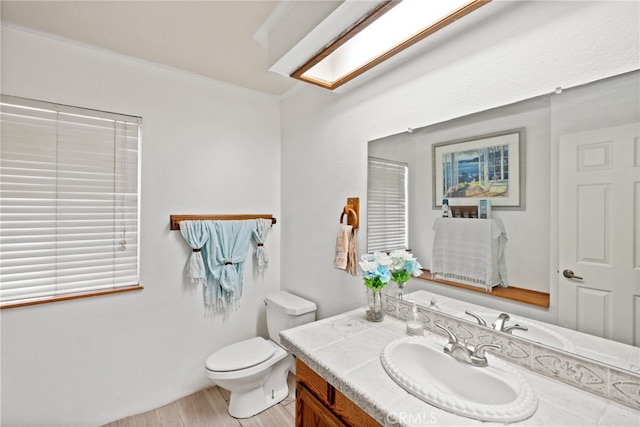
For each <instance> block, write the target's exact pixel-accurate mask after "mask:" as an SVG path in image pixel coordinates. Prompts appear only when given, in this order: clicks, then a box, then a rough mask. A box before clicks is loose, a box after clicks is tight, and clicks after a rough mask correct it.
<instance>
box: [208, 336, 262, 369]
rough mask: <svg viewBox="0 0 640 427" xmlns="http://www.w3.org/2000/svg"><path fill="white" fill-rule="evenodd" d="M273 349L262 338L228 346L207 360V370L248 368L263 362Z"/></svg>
mask: <svg viewBox="0 0 640 427" xmlns="http://www.w3.org/2000/svg"><path fill="white" fill-rule="evenodd" d="M274 352H275V349H274V348H273V346H272V345H270V344H269V342H267V341H266V340H265V339H264V338H262V337H256V338H251V339H248V340H244V341H240V342H237V343H235V344H231V345H228V346H226V347H224V348H221V349H220V350H218V351H216V352H215V353H213V354H212V355H211V356H209V357H208V358H207V369H209V370H210V371H218V372H227V371H237V370H238V369H245V368H250V367H251V366H255V365H257V364H259V363H262V362H264V361H265V360H267V359H268V358H270V357H271V356H273V353H274Z"/></svg>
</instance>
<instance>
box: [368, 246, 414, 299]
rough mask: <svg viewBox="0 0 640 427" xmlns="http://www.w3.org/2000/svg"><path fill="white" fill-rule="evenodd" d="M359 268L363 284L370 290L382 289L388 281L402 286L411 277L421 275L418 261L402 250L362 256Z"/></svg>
mask: <svg viewBox="0 0 640 427" xmlns="http://www.w3.org/2000/svg"><path fill="white" fill-rule="evenodd" d="M360 268H361V269H362V276H363V277H364V284H365V285H366V286H367V287H368V288H369V289H371V290H380V289H382V288H383V287H385V285H387V284H388V283H389V281H390V280H393V281H394V282H396V283H398V284H399V285H401V286H402V285H404V283H406V281H407V280H409V278H410V277H411V276H412V275H413V276H416V277H417V276H420V275H421V274H422V266H421V265H420V263H419V262H418V260H417V259H416V258H415V257H414V256H413V255H412V254H411V252H408V251H406V250H404V249H396V250H393V251H391V253H389V254H386V253H383V252H375V253H372V254H364V255H362V256H361V257H360Z"/></svg>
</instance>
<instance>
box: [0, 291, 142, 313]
mask: <svg viewBox="0 0 640 427" xmlns="http://www.w3.org/2000/svg"><path fill="white" fill-rule="evenodd" d="M142 289H144V287H142V286H140V285H135V286H127V287H125V288H117V289H106V290H102V291H89V292H78V293H74V294H66V295H57V296H52V297H44V298H38V299H31V300H19V301H7V302H5V303H2V304H0V309H3V310H4V309H5V308H15V307H26V306H29V305H37V304H48V303H51V302H58V301H68V300H72V299H80V298H89V297H97V296H102V295H111V294H119V293H122V292H130V291H141V290H142Z"/></svg>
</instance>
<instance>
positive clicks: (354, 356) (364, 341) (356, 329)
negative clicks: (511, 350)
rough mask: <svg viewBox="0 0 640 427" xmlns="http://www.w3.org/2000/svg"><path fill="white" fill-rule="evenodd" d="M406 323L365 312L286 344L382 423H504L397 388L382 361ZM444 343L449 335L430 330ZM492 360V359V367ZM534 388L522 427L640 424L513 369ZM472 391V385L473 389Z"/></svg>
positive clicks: (638, 418)
mask: <svg viewBox="0 0 640 427" xmlns="http://www.w3.org/2000/svg"><path fill="white" fill-rule="evenodd" d="M406 336H407V335H406V333H405V323H404V322H403V321H400V320H398V319H396V318H394V317H392V316H386V317H385V319H384V321H383V322H380V323H373V322H368V321H367V320H366V319H365V315H364V309H357V310H353V311H350V312H347V313H344V314H341V315H337V316H334V317H330V318H327V319H323V320H320V321H317V322H314V323H310V324H306V325H302V326H299V327H297V328H293V329H289V330H287V331H283V332H282V333H281V338H282V343H283V345H284V346H285V347H287V348H288V349H289V350H291V351H292V352H293V353H294V354H295V355H296V356H297V357H298V358H300V360H302V361H303V362H304V363H306V364H307V365H308V366H309V367H310V368H312V369H313V370H314V371H316V372H317V373H318V374H320V375H321V376H322V377H324V379H325V380H327V381H328V382H329V383H330V384H331V385H333V386H334V387H335V388H336V389H338V390H339V391H341V392H342V393H343V394H344V395H345V396H347V397H349V398H350V399H351V400H352V401H353V402H354V403H356V404H357V405H358V406H360V407H361V408H362V409H363V410H364V411H366V412H367V413H368V414H370V415H371V416H372V417H373V418H375V419H376V420H377V421H378V422H380V423H381V424H383V425H407V426H467V425H499V424H495V423H487V422H482V421H477V420H473V419H470V418H465V417H462V416H458V415H454V414H451V413H449V412H446V411H443V410H441V409H438V408H436V407H434V406H431V405H429V404H427V403H425V402H423V401H421V400H420V399H418V398H416V397H414V396H413V395H411V394H409V393H408V392H406V391H405V390H404V389H402V388H401V387H400V386H399V385H397V384H396V383H395V382H394V381H393V380H392V379H391V378H390V377H389V376H388V375H387V373H386V372H385V371H384V369H383V368H382V365H381V363H380V353H381V352H382V349H383V348H384V347H385V346H386V345H387V344H388V343H390V342H391V341H394V340H396V339H398V338H403V337H406ZM425 336H430V337H431V338H432V339H434V340H437V341H438V342H440V343H442V346H443V347H444V344H445V343H446V339H445V338H444V337H441V336H438V335H434V334H431V333H429V332H428V331H425ZM492 358H493V356H491V355H490V356H489V364H491V359H492ZM513 367H514V368H515V369H517V370H518V371H520V372H521V373H522V374H523V375H524V376H525V378H526V379H527V381H529V383H530V384H531V386H532V387H533V388H534V390H535V392H536V395H537V397H538V409H537V410H536V412H535V414H534V415H533V416H532V417H530V418H528V419H526V420H523V421H520V422H518V423H513V425H521V426H625V427H631V426H640V411H636V410H634V409H632V408H629V407H626V406H623V405H620V404H618V403H615V402H613V401H610V400H607V399H604V398H601V397H599V396H595V395H593V394H591V393H588V392H586V391H583V390H580V389H577V388H575V387H571V386H569V385H566V384H564V383H562V382H559V381H556V380H553V379H550V378H548V377H545V376H542V375H540V374H537V373H535V372H533V371H530V370H528V369H525V368H522V367H519V366H516V365H513ZM469 386H470V387H473V385H472V384H470V385H469Z"/></svg>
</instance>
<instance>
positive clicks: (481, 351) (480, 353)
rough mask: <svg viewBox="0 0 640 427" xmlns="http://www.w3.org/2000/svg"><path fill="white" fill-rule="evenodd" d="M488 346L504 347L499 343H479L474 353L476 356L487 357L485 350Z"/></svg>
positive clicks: (497, 348) (498, 348)
mask: <svg viewBox="0 0 640 427" xmlns="http://www.w3.org/2000/svg"><path fill="white" fill-rule="evenodd" d="M487 348H495V349H496V350H500V349H502V346H501V345H497V344H478V345H477V346H476V348H474V349H473V355H474V356H476V357H482V358H483V357H485V355H484V352H485V350H486V349H487Z"/></svg>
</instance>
